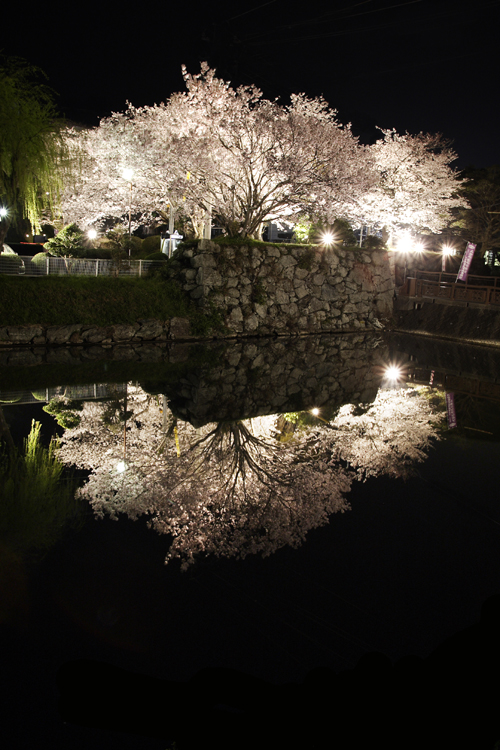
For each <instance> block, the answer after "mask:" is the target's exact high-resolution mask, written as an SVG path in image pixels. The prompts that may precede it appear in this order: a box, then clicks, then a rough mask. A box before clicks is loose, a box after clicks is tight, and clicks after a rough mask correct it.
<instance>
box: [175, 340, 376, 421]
mask: <svg viewBox="0 0 500 750" xmlns="http://www.w3.org/2000/svg"><path fill="white" fill-rule="evenodd" d="M385 352H386V346H385V345H382V343H381V341H380V339H379V338H377V337H375V336H374V335H373V334H352V335H343V336H333V335H327V336H326V335H325V336H307V337H301V338H296V339H294V340H293V346H290V345H287V342H284V341H283V340H280V339H268V340H267V341H260V340H258V339H255V340H250V341H249V340H247V341H241V342H235V343H231V345H230V346H227V347H225V348H221V351H220V356H219V358H218V362H217V364H216V365H212V366H208V365H202V366H201V367H200V368H199V369H198V370H197V371H196V372H193V371H192V372H191V373H190V374H189V376H188V377H184V378H182V379H181V380H180V381H179V382H177V383H175V384H172V386H171V387H170V386H169V387H168V392H167V394H166V395H167V396H168V398H169V400H170V402H171V403H170V406H171V408H172V411H173V412H174V414H175V415H176V416H178V417H179V418H182V419H185V420H188V421H189V422H191V423H192V424H193V425H194V426H195V427H199V426H201V425H203V424H206V423H207V422H212V421H218V420H224V419H228V420H231V419H244V418H249V417H255V416H259V415H264V414H274V413H278V412H281V413H283V412H290V411H302V410H306V409H311V408H313V407H315V406H326V405H329V406H340V405H342V404H345V403H351V402H354V403H361V402H362V403H367V402H371V401H373V399H374V398H375V396H376V395H377V390H378V387H379V385H380V376H381V371H380V368H379V367H378V364H379V363H381V362H383V361H384V360H387V356H386V355H385Z"/></svg>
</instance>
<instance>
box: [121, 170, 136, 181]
mask: <svg viewBox="0 0 500 750" xmlns="http://www.w3.org/2000/svg"><path fill="white" fill-rule="evenodd" d="M133 174H134V171H133V169H124V170H123V172H122V176H123V179H124V180H127V181H128V182H130V181H131V179H132V175H133Z"/></svg>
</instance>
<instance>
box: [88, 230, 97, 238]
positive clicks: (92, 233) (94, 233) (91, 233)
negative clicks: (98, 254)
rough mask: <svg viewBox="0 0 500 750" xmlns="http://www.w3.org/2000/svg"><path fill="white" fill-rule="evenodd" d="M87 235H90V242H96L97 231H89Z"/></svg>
mask: <svg viewBox="0 0 500 750" xmlns="http://www.w3.org/2000/svg"><path fill="white" fill-rule="evenodd" d="M87 234H88V237H89V240H95V238H96V237H97V232H96V230H95V229H89V231H88V232H87Z"/></svg>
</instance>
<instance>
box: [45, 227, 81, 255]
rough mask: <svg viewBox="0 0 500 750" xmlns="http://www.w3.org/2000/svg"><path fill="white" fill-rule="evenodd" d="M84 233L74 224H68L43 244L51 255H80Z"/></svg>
mask: <svg viewBox="0 0 500 750" xmlns="http://www.w3.org/2000/svg"><path fill="white" fill-rule="evenodd" d="M83 243H84V235H83V232H82V230H81V229H79V227H78V226H77V225H76V224H68V226H67V227H64V229H61V231H60V232H58V233H57V234H56V236H55V237H53V238H52V239H50V240H47V242H46V243H45V244H44V248H45V250H48V251H49V252H50V254H51V255H58V256H64V255H66V256H68V255H69V256H77V257H78V256H80V255H81V254H82V252H83Z"/></svg>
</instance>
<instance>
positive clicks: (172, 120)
mask: <svg viewBox="0 0 500 750" xmlns="http://www.w3.org/2000/svg"><path fill="white" fill-rule="evenodd" d="M183 75H184V80H185V83H186V88H187V91H186V92H184V93H177V94H173V95H172V96H171V97H170V98H169V99H168V100H167V101H166V102H165V103H164V104H161V105H155V106H153V107H141V108H135V107H133V106H132V105H130V104H129V105H128V109H127V110H126V111H125V112H124V113H115V114H113V115H112V116H111V117H110V118H107V119H105V120H103V121H101V123H100V125H99V127H98V128H95V129H93V130H80V131H78V132H76V131H75V130H71V131H68V134H67V136H68V141H69V143H70V145H73V148H74V149H75V150H76V151H77V152H79V154H80V156H81V157H82V163H83V169H82V171H81V175H80V178H79V180H78V181H77V182H76V184H75V185H74V186H72V187H70V188H68V190H67V191H66V193H65V195H64V200H63V214H64V220H65V222H76V223H78V224H79V225H80V226H82V228H84V227H87V226H89V225H90V224H96V223H99V222H102V221H103V220H104V219H105V218H106V217H108V216H124V215H125V213H126V212H127V211H128V209H129V206H131V212H132V215H133V216H134V222H135V225H138V224H140V223H143V222H144V221H145V220H146V219H147V217H148V215H149V217H151V213H152V212H153V211H154V212H157V213H158V214H159V215H160V216H162V217H163V218H164V219H166V218H167V209H168V208H169V207H170V206H173V207H175V209H176V211H177V212H178V213H179V212H181V213H182V214H184V215H186V216H189V217H190V220H191V225H192V227H193V231H194V233H195V234H196V235H200V233H201V231H202V228H203V222H204V220H205V219H206V217H207V216H208V215H211V216H212V217H213V218H214V219H215V220H217V221H218V222H219V223H220V224H221V225H222V226H223V227H224V228H225V230H226V232H227V233H228V234H229V235H240V236H242V237H245V236H260V233H261V230H262V225H263V222H265V221H268V220H271V219H276V218H279V217H288V218H293V217H295V216H297V215H299V214H301V213H304V212H305V211H306V212H311V211H314V212H315V213H321V214H322V215H325V216H327V217H330V218H332V219H333V218H334V217H335V216H338V215H343V216H346V217H349V216H350V215H352V214H353V212H355V211H358V212H359V206H360V200H361V197H362V195H363V194H365V193H366V192H367V190H368V189H370V187H371V186H372V185H373V180H374V174H373V171H372V169H371V157H370V154H369V151H368V150H367V149H366V148H364V147H362V146H360V145H359V143H358V141H357V139H356V138H355V137H354V136H353V135H352V132H351V130H350V127H349V126H343V125H341V124H340V123H339V122H338V120H337V116H336V111H335V110H331V109H330V108H329V107H328V105H327V103H326V102H325V101H324V100H323V99H308V98H307V97H306V96H305V95H304V94H301V95H294V96H292V97H291V103H290V105H288V106H283V105H281V104H278V102H276V101H274V102H271V101H268V100H266V99H264V98H263V95H262V92H261V91H260V90H259V89H257V88H255V87H253V86H248V87H240V88H238V89H236V90H235V89H233V88H231V86H230V84H229V83H227V82H225V81H222V80H220V79H218V78H216V77H215V71H214V70H210V69H209V67H208V65H206V63H203V64H202V65H201V72H200V73H199V74H198V75H194V76H193V75H190V74H189V73H188V72H187V71H186V69H185V68H183ZM125 169H129V170H131V172H132V177H130V178H129V180H128V181H127V179H126V178H124V177H123V174H124V170H125ZM130 185H132V189H131V190H130Z"/></svg>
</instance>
